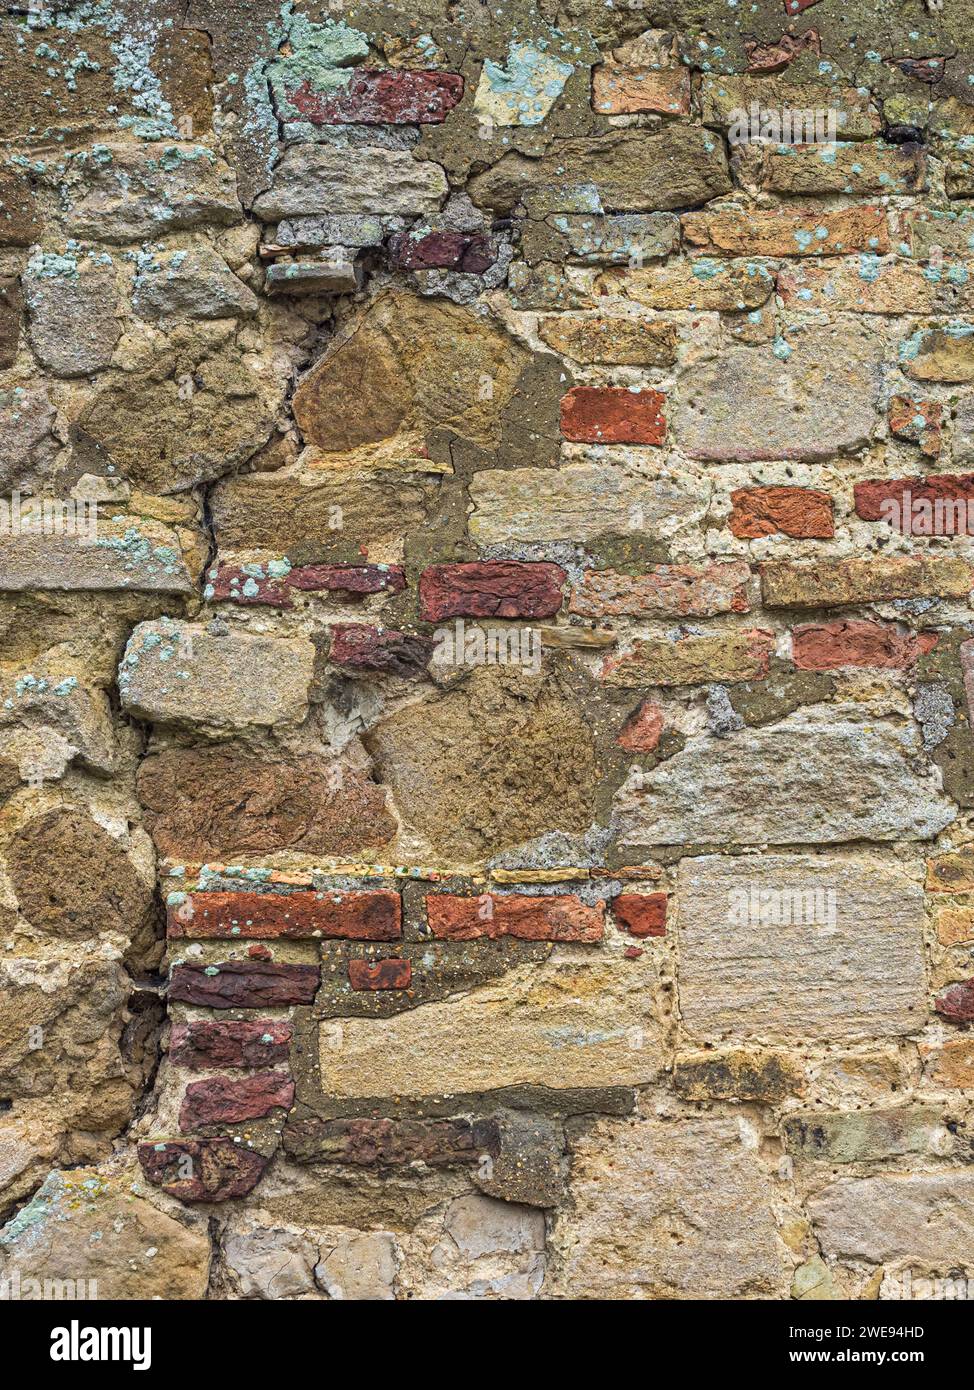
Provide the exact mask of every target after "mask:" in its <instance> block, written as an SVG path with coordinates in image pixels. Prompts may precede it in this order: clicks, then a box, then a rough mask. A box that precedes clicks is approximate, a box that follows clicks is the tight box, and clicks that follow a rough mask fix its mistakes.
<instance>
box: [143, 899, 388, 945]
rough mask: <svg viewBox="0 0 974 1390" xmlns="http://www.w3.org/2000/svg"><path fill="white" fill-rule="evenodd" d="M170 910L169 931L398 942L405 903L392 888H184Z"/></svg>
mask: <svg viewBox="0 0 974 1390" xmlns="http://www.w3.org/2000/svg"><path fill="white" fill-rule="evenodd" d="M180 896H182V899H183V900H182V901H181V902H176V903H170V904H169V906H168V909H167V915H168V928H169V935H170V936H173V937H177V936H191V937H213V936H218V937H243V938H249V937H294V938H300V937H307V936H322V937H331V938H343V939H346V940H349V941H395V940H396V939H397V937H399V936H400V934H401V929H402V902H401V899H400V897H399V894H398V893H394V892H392V891H391V890H389V889H379V890H376V891H375V892H353V893H345V892H342V893H337V892H322V893H306V892H299V893H186V894H185V895H180Z"/></svg>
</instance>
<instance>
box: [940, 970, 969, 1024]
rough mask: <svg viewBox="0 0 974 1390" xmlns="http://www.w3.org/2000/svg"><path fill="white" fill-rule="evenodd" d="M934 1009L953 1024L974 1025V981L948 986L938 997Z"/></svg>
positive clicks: (963, 981) (964, 981)
mask: <svg viewBox="0 0 974 1390" xmlns="http://www.w3.org/2000/svg"><path fill="white" fill-rule="evenodd" d="M934 1008H935V1009H936V1010H937V1013H938V1014H940V1016H941V1018H946V1019H949V1020H950V1022H951V1023H974V979H970V980H962V981H961V982H960V983H959V984H956V985H948V986H947V988H946V989H945V990H941V992H940V993H939V994H938V995H937V998H936V1000H935V1001H934Z"/></svg>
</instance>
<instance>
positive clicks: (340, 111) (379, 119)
mask: <svg viewBox="0 0 974 1390" xmlns="http://www.w3.org/2000/svg"><path fill="white" fill-rule="evenodd" d="M285 96H286V99H287V101H288V102H289V103H290V105H291V106H293V107H294V108H295V109H296V110H298V111H300V112H301V115H302V116H303V118H304V119H305V120H306V121H310V122H311V124H312V125H342V124H346V123H351V124H355V125H435V124H437V123H439V122H440V121H443V120H445V119H446V117H447V116H448V115H449V113H450V112H451V111H452V110H453V108H454V106H456V104H457V102H458V101H459V100H460V98H461V97H462V96H463V78H462V77H461V76H460V75H459V74H458V73H455V72H410V71H397V70H395V69H393V70H389V71H383V70H381V69H376V68H358V69H356V71H355V72H353V73H352V76H351V79H350V81H349V83H348V86H347V87H343V88H342V89H341V91H339V92H332V93H328V94H327V95H326V94H323V93H320V92H316V91H314V89H313V88H312V86H311V84H310V82H307V81H305V82H302V83H301V84H300V85H299V86H298V87H295V88H294V89H293V90H289V91H286V92H285Z"/></svg>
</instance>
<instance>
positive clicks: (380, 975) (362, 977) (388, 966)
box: [348, 960, 413, 989]
mask: <svg viewBox="0 0 974 1390" xmlns="http://www.w3.org/2000/svg"><path fill="white" fill-rule="evenodd" d="M412 978H413V966H412V961H408V960H350V961H349V962H348V983H349V984H350V985H351V986H352V989H408V988H409V985H410V981H411V980H412Z"/></svg>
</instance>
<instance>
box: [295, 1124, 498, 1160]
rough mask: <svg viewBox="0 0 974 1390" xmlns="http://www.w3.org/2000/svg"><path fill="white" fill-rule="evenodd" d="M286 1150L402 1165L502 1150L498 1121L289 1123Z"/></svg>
mask: <svg viewBox="0 0 974 1390" xmlns="http://www.w3.org/2000/svg"><path fill="white" fill-rule="evenodd" d="M284 1147H285V1149H286V1150H287V1152H288V1153H290V1154H292V1155H294V1156H295V1157H298V1158H300V1159H302V1160H303V1161H305V1162H321V1163H350V1164H354V1165H356V1166H357V1167H371V1166H373V1165H376V1166H389V1167H400V1166H405V1165H406V1164H410V1163H426V1164H430V1165H434V1164H435V1165H437V1166H440V1165H444V1164H455V1163H479V1162H480V1160H481V1158H482V1157H483V1155H484V1154H490V1155H491V1156H493V1157H496V1156H497V1155H498V1153H499V1152H500V1131H499V1129H498V1126H497V1123H496V1121H494V1120H474V1121H470V1120H390V1119H352V1120H321V1119H318V1118H316V1117H315V1118H311V1119H303V1120H288V1122H287V1124H286V1125H285V1127H284Z"/></svg>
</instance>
